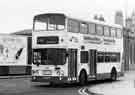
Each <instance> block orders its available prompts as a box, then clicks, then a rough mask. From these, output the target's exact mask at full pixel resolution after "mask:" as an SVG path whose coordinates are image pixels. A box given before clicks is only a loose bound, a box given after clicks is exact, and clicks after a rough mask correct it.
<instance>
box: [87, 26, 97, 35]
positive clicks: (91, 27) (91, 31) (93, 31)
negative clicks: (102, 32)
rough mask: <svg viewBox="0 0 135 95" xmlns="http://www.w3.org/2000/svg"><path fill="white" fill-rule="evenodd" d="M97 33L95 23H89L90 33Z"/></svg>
mask: <svg viewBox="0 0 135 95" xmlns="http://www.w3.org/2000/svg"><path fill="white" fill-rule="evenodd" d="M95 33H96V31H95V24H93V23H90V24H89V32H88V34H95Z"/></svg>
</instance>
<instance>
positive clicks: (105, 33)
mask: <svg viewBox="0 0 135 95" xmlns="http://www.w3.org/2000/svg"><path fill="white" fill-rule="evenodd" d="M104 35H105V36H107V37H108V36H110V29H109V27H107V26H105V27H104Z"/></svg>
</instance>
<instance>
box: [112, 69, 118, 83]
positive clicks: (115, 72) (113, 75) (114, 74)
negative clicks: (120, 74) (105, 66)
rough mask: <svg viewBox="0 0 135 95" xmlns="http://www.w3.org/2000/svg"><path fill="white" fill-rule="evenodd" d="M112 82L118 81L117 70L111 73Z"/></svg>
mask: <svg viewBox="0 0 135 95" xmlns="http://www.w3.org/2000/svg"><path fill="white" fill-rule="evenodd" d="M111 80H112V81H116V80H117V71H116V70H115V69H113V70H112V71H111Z"/></svg>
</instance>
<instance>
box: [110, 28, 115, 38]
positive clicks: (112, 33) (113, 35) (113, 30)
mask: <svg viewBox="0 0 135 95" xmlns="http://www.w3.org/2000/svg"><path fill="white" fill-rule="evenodd" d="M111 37H116V30H115V28H111Z"/></svg>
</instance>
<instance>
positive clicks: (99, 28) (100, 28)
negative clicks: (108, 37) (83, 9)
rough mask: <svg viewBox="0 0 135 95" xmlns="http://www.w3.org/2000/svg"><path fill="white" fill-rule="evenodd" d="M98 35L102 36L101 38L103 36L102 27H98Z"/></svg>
mask: <svg viewBox="0 0 135 95" xmlns="http://www.w3.org/2000/svg"><path fill="white" fill-rule="evenodd" d="M96 33H97V35H100V36H102V35H103V26H102V25H96Z"/></svg>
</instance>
